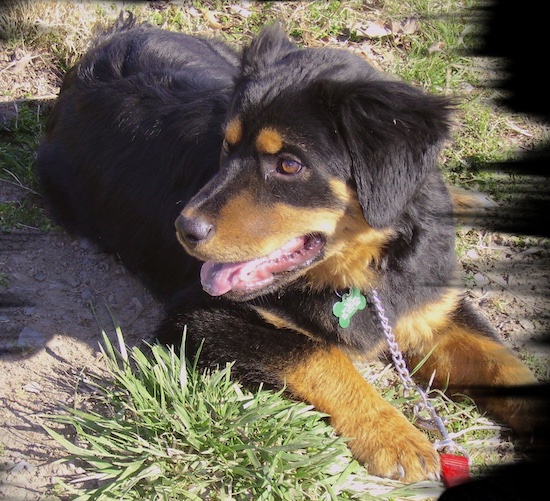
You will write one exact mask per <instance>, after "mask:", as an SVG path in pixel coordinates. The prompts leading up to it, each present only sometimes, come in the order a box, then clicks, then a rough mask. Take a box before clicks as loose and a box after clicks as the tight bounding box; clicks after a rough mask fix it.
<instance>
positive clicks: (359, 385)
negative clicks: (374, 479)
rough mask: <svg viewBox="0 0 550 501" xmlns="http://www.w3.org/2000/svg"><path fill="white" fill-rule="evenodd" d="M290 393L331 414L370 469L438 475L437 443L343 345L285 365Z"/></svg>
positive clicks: (412, 476) (400, 475) (408, 478)
mask: <svg viewBox="0 0 550 501" xmlns="http://www.w3.org/2000/svg"><path fill="white" fill-rule="evenodd" d="M284 377H285V379H286V383H287V387H288V389H289V391H290V392H291V393H292V394H293V395H294V396H295V397H297V398H299V399H301V400H304V401H306V402H310V403H311V404H313V405H314V406H315V407H316V408H317V410H319V411H321V412H325V413H327V414H329V415H330V420H331V424H332V425H333V426H334V428H335V429H336V431H337V432H338V433H339V434H340V435H342V436H345V437H349V438H351V441H350V442H349V447H350V448H351V450H352V452H353V454H354V456H355V457H356V458H357V459H358V460H359V461H361V462H362V463H364V464H365V466H366V467H367V469H368V471H369V473H371V474H373V475H379V476H383V477H390V478H396V479H400V480H403V481H405V482H414V481H418V480H422V479H426V478H430V479H436V478H438V475H439V471H440V465H439V457H438V454H437V452H436V451H435V449H434V447H433V445H432V444H431V443H430V442H429V441H428V440H427V438H426V437H425V436H424V435H423V434H422V433H421V432H420V431H419V430H417V429H416V428H415V427H414V426H413V425H412V424H411V423H409V421H407V419H406V418H405V417H404V416H403V414H401V413H400V412H399V411H397V410H396V409H395V408H394V407H392V406H391V405H390V404H389V403H388V402H387V401H385V400H384V399H383V398H382V397H381V396H380V395H379V394H378V392H377V391H376V389H375V388H373V387H372V386H371V385H370V384H369V383H368V382H367V381H365V379H364V378H363V377H362V376H361V375H360V374H359V373H358V372H357V370H356V369H355V367H354V366H353V364H352V362H351V361H350V359H349V358H348V357H347V356H346V355H344V353H342V352H341V351H340V350H339V349H337V348H335V347H332V348H328V347H327V348H319V349H317V350H315V351H313V352H311V353H308V354H304V355H303V356H302V357H300V359H297V360H296V361H294V362H293V363H292V364H291V365H290V366H287V367H286V368H285V373H284Z"/></svg>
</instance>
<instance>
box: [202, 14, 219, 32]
mask: <svg viewBox="0 0 550 501" xmlns="http://www.w3.org/2000/svg"><path fill="white" fill-rule="evenodd" d="M202 13H203V15H204V17H205V19H206V23H207V24H208V26H209V27H210V28H213V29H215V30H221V29H222V27H223V25H222V24H221V23H220V22H219V21H218V20H217V18H216V16H215V14H214V13H212V12H210V11H209V10H206V9H204V10H203V11H202Z"/></svg>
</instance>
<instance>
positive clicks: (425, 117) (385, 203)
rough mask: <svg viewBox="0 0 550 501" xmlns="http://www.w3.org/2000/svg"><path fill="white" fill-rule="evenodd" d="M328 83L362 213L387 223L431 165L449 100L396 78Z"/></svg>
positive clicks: (442, 137) (440, 141)
mask: <svg viewBox="0 0 550 501" xmlns="http://www.w3.org/2000/svg"><path fill="white" fill-rule="evenodd" d="M334 85H335V87H334V86H333V88H332V89H331V91H330V93H331V94H332V95H331V97H330V101H332V103H333V106H332V109H333V112H334V111H336V113H337V114H338V117H337V121H338V122H339V123H340V129H341V130H340V133H341V134H342V136H343V138H344V141H345V142H346V144H347V148H348V151H349V153H350V156H351V159H352V166H351V170H352V172H351V175H352V177H353V179H354V181H355V184H356V185H357V191H358V196H359V202H360V204H361V207H362V209H363V214H364V216H365V219H366V220H367V222H368V223H369V224H370V225H371V226H373V227H375V228H384V227H388V226H390V225H392V223H394V222H395V221H396V220H397V218H398V217H399V216H400V215H401V213H402V212H403V210H404V209H405V207H406V206H407V204H408V203H409V201H410V200H411V198H412V197H413V196H414V193H415V192H416V190H417V189H418V187H419V186H420V184H421V183H422V181H423V180H424V179H425V177H426V176H427V174H428V173H429V172H430V170H431V169H433V168H434V167H435V165H436V162H437V159H438V155H439V152H440V150H441V146H442V144H443V142H444V141H445V139H446V138H447V137H448V134H449V128H450V127H449V119H450V113H451V109H452V102H451V101H450V100H449V99H447V98H444V97H440V96H433V95H428V94H425V93H423V92H421V91H420V90H418V89H416V88H414V87H412V86H410V85H408V84H406V83H403V82H397V81H388V80H370V81H367V82H361V83H358V84H356V85H353V84H351V85H350V84H345V83H342V82H340V83H336V84H334ZM325 90H326V88H325ZM336 95H338V97H336ZM335 99H336V100H337V104H336V103H335V101H334V100H335ZM334 104H336V106H334Z"/></svg>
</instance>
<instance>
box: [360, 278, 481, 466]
mask: <svg viewBox="0 0 550 501" xmlns="http://www.w3.org/2000/svg"><path fill="white" fill-rule="evenodd" d="M371 297H372V301H373V303H374V307H375V308H376V313H377V315H378V318H379V319H380V323H381V324H382V330H383V331H384V335H385V337H386V341H387V343H388V346H389V349H390V353H391V357H392V359H393V363H394V365H395V369H396V371H397V374H399V377H400V378H401V381H402V382H403V386H404V387H405V390H407V391H413V390H416V391H417V392H418V394H419V395H420V398H421V399H422V402H421V403H418V404H416V405H415V406H414V415H415V417H416V418H417V420H418V426H420V427H422V428H426V429H431V430H436V431H438V432H439V434H440V435H441V440H438V441H436V442H435V443H434V447H435V449H436V450H437V451H443V450H446V451H449V452H455V451H456V450H458V451H459V452H461V453H462V454H463V455H464V456H465V457H466V458H467V459H468V463H471V460H470V456H469V455H468V453H467V452H466V450H465V449H464V448H463V447H461V446H460V445H458V444H457V443H456V442H455V441H454V440H453V439H452V438H451V437H450V436H449V434H448V433H447V429H446V428H445V424H444V422H443V420H442V419H441V418H440V417H439V415H438V414H437V411H436V410H435V407H434V406H433V404H432V403H431V402H430V400H429V397H428V395H427V393H426V392H425V391H424V390H423V389H422V388H421V387H420V386H418V385H417V384H416V383H415V382H414V381H413V379H412V377H411V373H410V372H409V369H408V368H407V364H406V363H405V359H404V358H403V353H402V352H401V350H400V349H399V345H398V344H397V340H396V339H395V335H394V334H393V332H392V328H391V325H390V323H389V321H388V318H387V317H386V314H385V310H384V307H383V306H382V302H381V301H380V298H379V297H378V292H377V291H376V290H375V289H373V290H372V292H371ZM422 413H427V414H428V416H429V417H428V418H426V417H423V416H422V415H421V414H422Z"/></svg>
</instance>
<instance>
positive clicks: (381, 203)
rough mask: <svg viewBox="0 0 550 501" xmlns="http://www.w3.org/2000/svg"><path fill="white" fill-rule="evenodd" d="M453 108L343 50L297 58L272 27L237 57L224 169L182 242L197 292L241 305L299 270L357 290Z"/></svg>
mask: <svg viewBox="0 0 550 501" xmlns="http://www.w3.org/2000/svg"><path fill="white" fill-rule="evenodd" d="M448 116H449V104H448V102H447V101H446V100H444V99H442V98H439V97H435V96H429V95H426V94H424V93H422V92H420V91H419V90H416V89H414V88H413V87H411V86H409V85H407V84H405V83H402V82H397V81H394V80H391V79H389V78H388V77H386V76H384V75H382V74H381V73H380V72H378V71H377V70H375V69H374V68H372V67H371V66H370V65H369V64H368V63H367V62H365V61H364V60H363V59H361V58H360V57H358V56H355V55H353V54H351V53H350V52H348V51H343V50H334V49H332V50H331V49H300V48H298V47H296V46H295V45H294V44H292V43H291V42H290V41H289V40H288V39H287V38H286V36H285V35H284V33H283V32H282V31H281V30H280V28H278V27H270V28H267V29H264V30H263V31H262V32H261V33H260V35H259V36H258V37H257V38H256V39H255V40H254V41H253V42H252V43H251V44H250V46H249V47H248V48H247V49H245V51H244V53H243V62H242V71H241V77H240V79H239V80H238V81H237V82H236V85H235V93H234V97H233V100H232V103H231V105H230V109H229V112H228V116H227V120H226V123H225V129H224V133H225V139H224V141H223V151H222V154H221V161H220V169H219V172H218V173H217V174H216V175H215V176H214V178H213V179H212V180H211V181H210V182H209V183H208V184H207V185H206V186H205V187H204V188H203V189H202V190H201V191H200V192H199V193H198V194H197V195H196V196H195V197H194V198H193V199H192V200H191V201H190V203H189V204H188V205H187V206H186V207H185V208H184V209H183V211H182V212H181V215H180V217H179V218H178V220H177V222H176V227H177V231H178V238H179V240H180V242H181V243H182V245H183V246H184V247H185V249H186V250H187V251H188V252H189V253H190V254H192V255H193V256H195V257H197V258H199V259H200V260H203V261H206V263H205V264H204V265H203V268H202V272H201V278H202V283H203V286H204V288H205V290H206V291H207V292H209V293H210V294H212V295H222V294H225V295H227V296H228V297H230V298H232V299H236V300H246V299H250V298H252V297H255V296H258V295H260V294H264V293H267V292H271V291H273V290H276V289H278V288H279V287H281V286H282V285H284V284H286V283H288V282H289V281H291V280H294V279H295V278H297V277H298V276H301V275H305V277H306V280H307V281H308V283H310V284H311V285H312V286H324V285H329V286H331V287H337V288H345V287H349V286H352V285H356V286H358V287H365V286H366V283H365V280H367V277H366V275H365V268H366V266H367V265H368V264H369V263H371V262H372V261H375V260H376V259H377V258H378V257H379V256H380V254H381V252H382V250H383V246H384V243H385V242H387V240H388V238H389V237H390V235H391V233H392V228H393V226H394V225H395V223H396V222H397V221H398V220H399V218H400V216H401V214H402V213H403V211H404V210H405V208H406V207H407V205H408V204H409V203H410V200H411V198H412V197H413V196H414V194H415V192H416V190H417V189H418V187H419V186H420V185H421V184H422V183H423V180H424V179H425V178H426V176H427V174H428V173H429V172H430V171H431V170H432V169H434V166H435V162H436V157H437V155H438V153H439V150H440V147H441V143H442V142H443V141H444V139H445V138H446V137H447V134H448Z"/></svg>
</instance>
